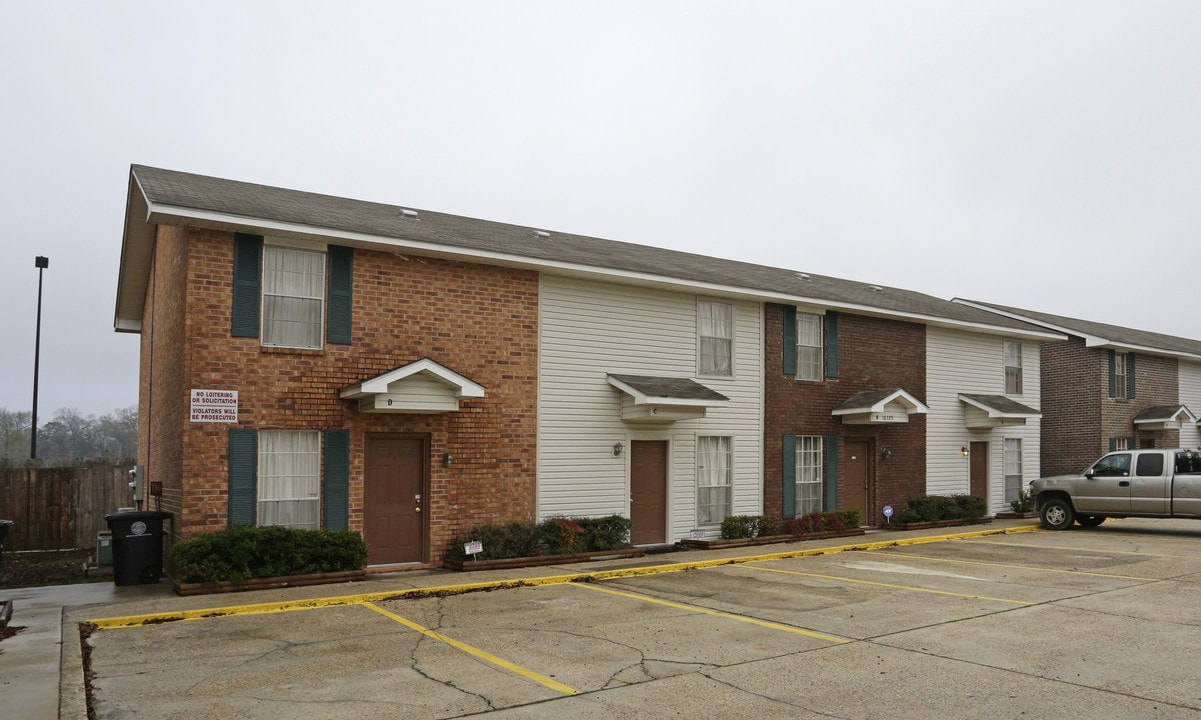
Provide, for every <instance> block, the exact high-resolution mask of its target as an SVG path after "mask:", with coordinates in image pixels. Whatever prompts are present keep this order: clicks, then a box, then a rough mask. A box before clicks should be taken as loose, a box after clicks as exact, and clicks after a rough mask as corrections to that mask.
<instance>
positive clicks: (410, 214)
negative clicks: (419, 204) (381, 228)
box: [400, 208, 417, 220]
mask: <svg viewBox="0 0 1201 720" xmlns="http://www.w3.org/2000/svg"><path fill="white" fill-rule="evenodd" d="M400 216H401V217H402V218H405V219H406V220H416V219H417V211H416V210H410V209H408V208H401V209H400Z"/></svg>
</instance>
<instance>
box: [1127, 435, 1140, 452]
mask: <svg viewBox="0 0 1201 720" xmlns="http://www.w3.org/2000/svg"><path fill="white" fill-rule="evenodd" d="M1126 449H1127V450H1138V437H1137V436H1136V437H1132V438H1126Z"/></svg>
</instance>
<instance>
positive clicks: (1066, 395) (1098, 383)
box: [957, 299, 1201, 476]
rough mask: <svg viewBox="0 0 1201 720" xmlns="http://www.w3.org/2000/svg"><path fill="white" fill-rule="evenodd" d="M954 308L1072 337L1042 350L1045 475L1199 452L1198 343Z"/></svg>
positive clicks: (1033, 314)
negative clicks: (1168, 451)
mask: <svg viewBox="0 0 1201 720" xmlns="http://www.w3.org/2000/svg"><path fill="white" fill-rule="evenodd" d="M957 302H960V303H963V304H967V305H971V306H973V307H977V308H980V309H984V310H989V311H991V312H995V313H997V314H998V315H1001V316H1003V317H1007V318H1010V319H1017V320H1021V321H1024V322H1029V323H1034V324H1038V325H1040V326H1042V327H1044V328H1047V329H1048V330H1051V331H1054V332H1057V333H1062V334H1064V335H1065V336H1067V337H1068V341H1067V342H1063V343H1050V344H1046V345H1044V346H1042V351H1041V354H1042V358H1041V377H1042V388H1043V390H1042V409H1043V423H1042V435H1043V448H1042V449H1043V452H1042V462H1041V472H1042V474H1043V475H1044V476H1047V475H1061V474H1067V473H1078V472H1081V471H1082V470H1083V469H1084V468H1086V467H1088V466H1089V464H1090V463H1092V462H1093V461H1094V460H1096V459H1097V457H1098V456H1100V455H1102V454H1104V453H1106V452H1110V451H1113V450H1125V449H1134V448H1153V447H1186V448H1198V447H1201V433H1199V428H1198V416H1197V413H1198V412H1199V411H1201V341H1198V340H1189V339H1186V338H1181V337H1173V336H1171V335H1163V334H1160V333H1153V332H1147V331H1143V330H1135V329H1132V328H1125V327H1119V326H1116V325H1109V324H1106V323H1099V322H1092V321H1088V320H1080V319H1076V318H1070V317H1063V316H1060V315H1052V314H1050V313H1046V312H1040V311H1034V310H1023V309H1020V308H1015V307H1009V306H1005V305H997V304H993V303H984V302H979V301H972V300H958V299H957Z"/></svg>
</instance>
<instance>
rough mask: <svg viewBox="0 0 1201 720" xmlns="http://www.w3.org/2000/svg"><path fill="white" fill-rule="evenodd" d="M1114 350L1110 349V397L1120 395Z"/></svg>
mask: <svg viewBox="0 0 1201 720" xmlns="http://www.w3.org/2000/svg"><path fill="white" fill-rule="evenodd" d="M1116 362H1117V361H1116V360H1115V359H1114V352H1113V350H1110V351H1109V397H1117V396H1118V380H1117V367H1116Z"/></svg>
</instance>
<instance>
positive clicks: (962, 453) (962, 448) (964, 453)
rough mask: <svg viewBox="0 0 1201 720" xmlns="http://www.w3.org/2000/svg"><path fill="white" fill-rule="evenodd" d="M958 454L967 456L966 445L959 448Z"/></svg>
mask: <svg viewBox="0 0 1201 720" xmlns="http://www.w3.org/2000/svg"><path fill="white" fill-rule="evenodd" d="M959 454H960V455H962V456H964V457H967V456H968V451H967V445H964V446H963V447H961V448H959Z"/></svg>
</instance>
